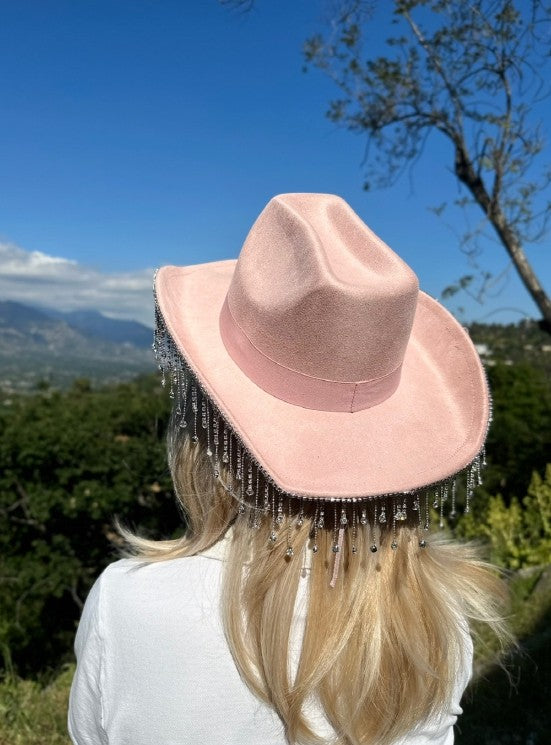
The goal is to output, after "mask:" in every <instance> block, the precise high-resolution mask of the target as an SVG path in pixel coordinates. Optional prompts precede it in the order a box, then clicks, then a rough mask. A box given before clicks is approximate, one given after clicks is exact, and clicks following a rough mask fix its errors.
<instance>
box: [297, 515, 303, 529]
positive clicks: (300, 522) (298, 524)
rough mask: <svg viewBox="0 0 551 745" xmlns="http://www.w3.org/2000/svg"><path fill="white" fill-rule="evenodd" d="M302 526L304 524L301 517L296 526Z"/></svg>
mask: <svg viewBox="0 0 551 745" xmlns="http://www.w3.org/2000/svg"><path fill="white" fill-rule="evenodd" d="M303 524H304V520H303V519H302V517H299V519H298V520H297V526H298V527H299V528H302V526H303Z"/></svg>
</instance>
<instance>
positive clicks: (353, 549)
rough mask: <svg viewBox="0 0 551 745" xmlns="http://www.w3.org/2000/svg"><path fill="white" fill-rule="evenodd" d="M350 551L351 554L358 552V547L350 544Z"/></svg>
mask: <svg viewBox="0 0 551 745" xmlns="http://www.w3.org/2000/svg"><path fill="white" fill-rule="evenodd" d="M352 553H353V554H357V553H358V549H357V548H356V546H352Z"/></svg>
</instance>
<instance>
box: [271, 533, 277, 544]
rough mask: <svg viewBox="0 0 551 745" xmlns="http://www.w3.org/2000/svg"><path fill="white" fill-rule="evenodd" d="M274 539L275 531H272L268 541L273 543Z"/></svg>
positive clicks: (275, 536)
mask: <svg viewBox="0 0 551 745" xmlns="http://www.w3.org/2000/svg"><path fill="white" fill-rule="evenodd" d="M276 539H277V533H276V532H275V530H272V532H271V533H270V540H271V541H272V543H273V542H274V541H275V540H276Z"/></svg>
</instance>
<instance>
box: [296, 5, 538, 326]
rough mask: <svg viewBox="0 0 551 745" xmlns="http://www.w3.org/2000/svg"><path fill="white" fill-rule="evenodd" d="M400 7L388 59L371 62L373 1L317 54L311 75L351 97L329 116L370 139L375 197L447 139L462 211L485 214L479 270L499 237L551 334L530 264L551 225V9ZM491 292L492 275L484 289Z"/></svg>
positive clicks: (369, 180) (352, 10)
mask: <svg viewBox="0 0 551 745" xmlns="http://www.w3.org/2000/svg"><path fill="white" fill-rule="evenodd" d="M389 5H391V4H390V3H389ZM392 7H393V24H394V25H393V28H394V29H395V33H394V34H393V35H392V36H391V37H390V38H388V39H387V42H386V44H387V48H388V53H387V54H386V55H382V56H370V55H369V53H367V54H366V52H365V47H366V44H365V39H366V37H368V36H369V31H370V30H371V26H370V22H369V16H370V12H369V11H370V10H371V5H369V4H366V3H365V2H362V0H344V1H343V2H342V3H341V4H340V6H339V12H338V13H336V14H335V15H334V18H333V23H332V31H331V33H330V34H329V35H328V36H327V37H324V36H322V35H319V34H318V35H315V36H313V37H312V38H310V39H309V40H308V41H307V42H306V44H305V56H306V60H307V63H310V64H313V65H315V66H317V67H318V68H321V69H322V70H324V71H325V72H327V73H328V74H329V75H330V76H331V77H332V78H333V80H334V81H335V82H336V84H337V85H338V86H339V88H340V90H341V92H342V95H341V97H339V98H337V99H336V100H334V101H332V103H331V105H330V109H329V112H328V115H329V117H330V119H331V120H332V121H334V122H336V123H337V124H340V125H342V126H345V127H347V128H348V129H350V130H352V131H355V132H360V133H364V134H366V135H367V138H368V153H367V156H366V164H367V165H366V169H367V174H366V187H367V188H369V187H370V186H371V185H375V186H381V185H388V184H389V183H392V182H393V181H394V180H395V179H396V178H397V177H398V176H400V175H401V173H402V172H403V170H404V168H405V167H407V166H408V164H411V163H412V162H415V160H416V159H417V158H418V157H419V156H420V154H421V153H422V152H423V149H424V148H425V145H426V143H427V139H428V137H429V135H430V134H431V133H433V132H437V133H439V134H440V135H441V136H442V137H444V138H445V140H446V141H447V142H448V143H449V145H450V160H449V166H450V167H451V170H452V171H453V173H454V174H455V176H456V178H457V179H458V180H459V182H460V183H461V184H462V185H463V187H464V192H463V195H462V197H461V199H460V200H459V203H460V205H461V206H463V207H469V206H470V205H475V206H477V207H478V208H479V209H480V210H481V211H482V216H483V219H482V222H481V223H480V225H479V227H478V228H477V230H475V231H474V233H473V232H469V233H468V234H467V235H466V236H464V239H463V242H464V245H465V246H470V247H471V248H470V249H468V251H470V255H471V258H472V259H473V260H474V259H475V257H476V255H477V253H478V250H479V247H478V245H477V243H476V242H473V240H474V239H475V238H476V235H477V234H479V233H480V232H482V231H484V230H485V229H487V228H489V229H490V231H491V233H492V234H493V235H494V236H496V237H497V238H498V240H499V241H500V243H501V244H502V245H503V247H504V248H505V250H506V251H507V253H508V255H509V257H510V259H511V261H512V263H513V265H514V267H515V269H516V270H517V271H518V273H519V275H520V277H521V279H522V281H523V283H524V285H525V287H526V288H527V290H528V291H529V292H530V294H531V295H532V297H533V299H534V301H535V302H536V304H537V305H538V307H539V309H540V311H541V313H542V316H543V319H545V327H546V328H547V329H548V330H549V331H551V301H550V299H549V298H548V296H547V294H546V293H545V290H544V289H543V287H542V285H541V283H540V281H539V279H538V278H537V276H536V274H535V273H534V271H533V269H532V267H531V265H530V263H529V262H528V259H527V257H526V254H525V252H524V245H525V244H526V243H530V242H533V241H536V240H538V239H540V238H541V237H542V236H543V234H544V232H545V229H546V227H547V222H548V219H549V217H550V216H551V201H550V200H549V199H547V200H545V199H544V198H543V197H542V193H543V191H544V190H545V189H546V187H547V186H548V185H549V183H550V182H551V170H550V169H549V168H545V167H543V168H541V169H539V170H538V169H537V159H538V156H539V155H540V154H541V152H542V150H543V147H544V138H543V132H542V128H541V123H540V122H539V121H537V120H536V119H535V117H534V116H533V112H534V107H535V106H536V105H537V103H538V102H539V101H540V100H541V99H542V98H543V97H545V96H546V95H547V94H548V92H549V89H548V85H547V79H546V73H545V70H546V69H547V68H548V64H549V38H550V37H549V33H550V28H551V7H550V6H549V5H548V4H547V3H546V2H544V0H529V1H528V2H526V3H519V2H516V3H515V2H513V0H481V1H480V2H476V3H470V2H469V3H467V2H457V0H394V2H393V4H392ZM443 208H444V205H442V206H441V207H440V208H439V210H440V211H441V210H442V209H443ZM491 281H492V275H491V274H490V273H488V272H482V283H483V286H484V287H485V286H487V285H488V283H490V282H491ZM471 282H472V277H470V278H469V281H467V279H466V278H463V284H464V285H465V284H466V285H469V284H470V283H471ZM458 287H460V284H459V285H458Z"/></svg>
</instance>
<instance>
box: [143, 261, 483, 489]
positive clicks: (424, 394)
mask: <svg viewBox="0 0 551 745" xmlns="http://www.w3.org/2000/svg"><path fill="white" fill-rule="evenodd" d="M235 265H236V261H235V260H228V261H217V262H209V263H205V264H198V265H194V266H187V267H174V266H167V267H163V268H162V269H160V270H159V271H158V273H157V276H156V281H155V293H156V300H157V304H158V308H159V311H160V313H161V314H162V317H163V320H164V323H165V325H166V329H167V331H168V333H169V334H170V336H171V338H172V340H173V342H174V344H175V346H176V348H177V349H178V350H179V352H180V353H181V355H182V356H183V357H184V359H185V360H186V362H187V364H188V365H189V367H190V368H191V370H192V372H193V373H194V375H195V376H196V378H197V380H198V381H199V383H200V384H201V386H202V388H203V389H204V391H205V392H206V394H207V395H208V396H209V397H210V399H211V400H212V402H213V403H214V405H215V406H216V407H217V408H218V409H219V411H220V414H221V415H222V416H223V417H224V419H225V420H226V422H227V424H228V425H229V426H230V427H231V428H232V429H233V430H234V431H235V433H236V434H237V435H238V436H239V438H240V439H241V441H242V442H243V444H244V445H245V447H246V448H247V449H248V450H249V452H250V454H251V455H252V456H253V457H254V459H255V460H256V461H257V462H258V463H259V464H260V466H261V467H262V468H263V469H264V470H265V471H266V472H267V474H268V475H269V476H270V477H271V478H272V479H273V481H274V482H275V484H276V485H277V486H278V487H280V489H282V490H283V491H285V492H287V493H288V494H293V495H298V496H304V497H310V498H325V499H327V498H329V499H331V498H336V499H343V498H352V497H370V496H379V495H384V494H393V493H404V492H410V491H418V490H421V489H422V488H424V487H427V486H430V485H432V484H435V483H438V482H440V481H442V480H444V479H446V478H448V477H450V476H452V475H453V474H455V473H458V472H459V471H461V470H462V469H464V468H465V467H466V466H468V465H469V463H471V462H472V461H473V459H474V458H475V457H476V456H477V455H478V454H479V452H480V450H481V449H482V447H483V444H484V440H485V437H486V433H487V429H488V423H489V418H490V398H489V392H488V385H487V381H486V376H485V373H484V369H483V367H482V364H481V362H480V358H479V356H478V353H477V351H476V349H475V348H474V345H473V344H472V342H471V340H470V338H469V336H468V334H467V333H466V332H465V330H464V329H463V328H462V327H461V325H460V324H459V323H458V322H457V321H456V320H455V319H454V318H453V316H452V315H451V314H450V313H449V312H448V311H447V310H446V309H445V308H444V307H443V306H442V305H440V304H439V303H438V302H437V301H435V300H433V299H432V298H431V297H429V296H428V295H427V294H425V293H423V292H419V296H418V302H417V309H416V313H415V318H414V322H413V328H412V331H411V336H410V340H409V344H408V347H407V351H406V354H405V357H404V361H403V366H402V372H401V378H400V383H399V385H398V388H397V389H396V391H395V392H394V393H393V394H392V395H391V396H390V397H389V398H387V399H386V400H385V401H383V402H382V403H380V404H378V405H376V406H373V407H371V408H367V409H363V410H361V411H354V412H343V411H337V412H334V411H320V410H315V409H307V408H303V407H301V406H297V405H294V404H290V403H287V402H286V401H283V400H281V399H279V398H276V397H275V396H273V395H271V394H269V393H267V392H266V391H264V390H263V389H262V388H260V387H259V386H258V385H257V384H255V383H254V382H253V381H252V380H250V378H248V377H247V376H246V375H245V373H244V372H243V371H242V370H241V368H240V367H239V366H238V365H237V364H236V362H235V361H234V360H233V359H232V357H231V356H230V354H229V352H228V351H227V349H226V346H225V345H224V342H223V340H222V336H221V333H220V325H219V318H220V311H221V309H222V306H223V304H224V300H225V298H226V294H227V291H228V288H229V286H230V282H231V280H232V276H233V272H234V268H235Z"/></svg>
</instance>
